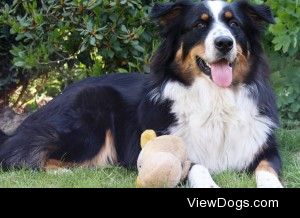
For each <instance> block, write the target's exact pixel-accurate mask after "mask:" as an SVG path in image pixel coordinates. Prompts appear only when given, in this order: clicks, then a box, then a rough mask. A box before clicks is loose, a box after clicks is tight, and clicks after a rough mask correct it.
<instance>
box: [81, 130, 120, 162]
mask: <svg viewBox="0 0 300 218" xmlns="http://www.w3.org/2000/svg"><path fill="white" fill-rule="evenodd" d="M116 162H117V152H116V149H115V145H114V139H113V135H112V132H111V131H110V130H107V131H106V135H105V142H104V144H103V145H102V147H101V149H100V151H99V152H98V154H97V155H96V156H95V157H94V158H92V159H91V160H89V161H85V162H84V163H82V164H80V166H82V167H101V166H106V165H109V164H114V163H116Z"/></svg>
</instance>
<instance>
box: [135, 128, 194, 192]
mask: <svg viewBox="0 0 300 218" xmlns="http://www.w3.org/2000/svg"><path fill="white" fill-rule="evenodd" d="M141 146H142V151H141V153H140V154H139V157H138V161H137V167H138V178H137V187H142V188H163V187H166V188H174V187H176V186H177V185H178V183H180V182H181V181H183V180H184V179H185V178H186V176H187V174H188V172H189V169H190V165H191V163H190V161H189V160H188V157H187V151H186V146H185V144H184V142H183V140H182V139H181V138H180V137H177V136H172V135H163V136H159V137H157V136H156V133H155V132H154V131H153V130H146V131H144V132H143V133H142V135H141Z"/></svg>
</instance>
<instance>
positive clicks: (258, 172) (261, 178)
mask: <svg viewBox="0 0 300 218" xmlns="http://www.w3.org/2000/svg"><path fill="white" fill-rule="evenodd" d="M255 178H256V185H257V188H283V186H282V184H281V182H280V180H279V177H278V174H277V173H276V171H275V170H274V169H273V167H272V165H271V163H270V162H269V161H267V160H262V161H260V162H259V164H258V166H257V167H256V169H255Z"/></svg>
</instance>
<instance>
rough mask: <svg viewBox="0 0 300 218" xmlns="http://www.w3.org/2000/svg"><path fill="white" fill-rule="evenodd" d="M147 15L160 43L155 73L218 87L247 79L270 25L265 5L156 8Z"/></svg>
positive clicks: (183, 3)
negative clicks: (208, 81) (206, 81)
mask: <svg viewBox="0 0 300 218" xmlns="http://www.w3.org/2000/svg"><path fill="white" fill-rule="evenodd" d="M151 16H152V18H153V19H155V20H157V21H158V23H159V25H160V30H161V35H162V36H163V38H164V41H163V43H162V45H161V47H160V48H159V49H158V51H157V53H156V56H155V57H154V61H153V64H152V68H154V71H161V70H163V71H170V72H171V71H172V73H173V74H174V75H176V77H177V78H179V79H180V80H181V81H183V82H184V83H191V82H192V81H193V80H194V79H195V78H196V77H199V76H204V77H207V78H208V79H211V80H212V81H213V82H214V83H215V84H216V85H218V86H220V87H229V86H231V85H234V84H238V83H241V82H244V81H245V80H246V78H247V76H248V74H250V72H249V71H250V65H251V64H252V59H253V57H255V56H257V55H259V53H261V45H260V42H259V40H260V34H261V33H262V31H263V29H264V28H263V27H264V26H265V25H264V24H265V23H273V22H274V18H273V16H272V13H271V11H270V9H269V8H268V7H267V6H265V5H252V4H250V3H248V2H247V1H236V2H234V3H226V2H225V1H202V2H199V3H192V2H190V1H177V2H175V3H166V4H156V5H155V6H154V7H153V9H152V13H151Z"/></svg>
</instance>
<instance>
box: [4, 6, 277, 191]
mask: <svg viewBox="0 0 300 218" xmlns="http://www.w3.org/2000/svg"><path fill="white" fill-rule="evenodd" d="M150 17H151V19H152V20H154V21H155V22H157V24H158V26H159V31H160V35H161V37H162V42H161V45H160V46H159V48H158V49H157V51H156V53H155V54H154V56H153V58H152V62H151V66H150V68H151V70H150V71H151V72H150V73H149V74H143V73H130V74H117V73H115V74H109V75H105V76H101V77H97V78H88V79H85V80H83V81H80V82H78V83H75V84H73V85H71V86H69V87H68V88H66V90H64V91H63V93H62V94H61V95H59V96H57V97H56V98H55V99H54V100H52V101H51V102H50V103H48V104H47V105H46V106H44V107H42V108H40V109H39V110H37V111H36V112H35V113H33V114H32V115H30V116H29V117H28V118H27V119H26V120H25V121H24V122H23V123H22V124H21V125H20V126H19V128H18V129H17V130H16V131H15V132H14V133H13V134H12V135H9V136H8V135H5V134H4V133H3V132H1V133H0V144H1V145H0V161H1V165H2V168H3V169H11V168H23V167H25V168H32V169H55V168H66V167H101V166H105V165H108V164H111V165H120V166H124V167H129V168H135V167H136V161H137V157H138V154H139V152H140V146H139V144H140V143H139V137H140V135H141V133H142V132H143V131H144V130H145V129H153V130H155V131H156V132H157V134H158V135H163V134H172V135H177V136H180V137H182V139H183V140H184V141H185V143H186V144H187V151H188V156H189V159H190V160H191V161H192V162H193V166H192V167H191V169H190V172H189V175H188V184H189V185H190V187H198V188H200V187H217V185H216V184H215V182H214V181H213V179H212V177H211V175H210V173H219V172H222V171H224V170H234V171H248V172H254V173H255V176H256V181H257V187H282V184H281V182H280V179H279V177H280V171H281V159H280V154H279V151H278V144H277V142H276V138H275V130H276V128H277V127H278V116H277V110H276V102H275V97H274V94H273V91H272V89H271V87H270V84H269V82H268V76H269V69H268V63H267V60H266V58H265V57H264V53H263V49H262V45H261V36H262V34H263V32H264V29H265V26H266V24H268V23H274V17H273V15H272V13H271V11H270V8H269V7H267V6H266V5H253V4H250V3H249V2H247V1H236V2H233V3H226V2H224V1H208V0H207V1H202V2H198V3H193V2H190V1H177V2H171V3H162V4H155V5H154V7H153V8H152V11H151V15H150Z"/></svg>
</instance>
